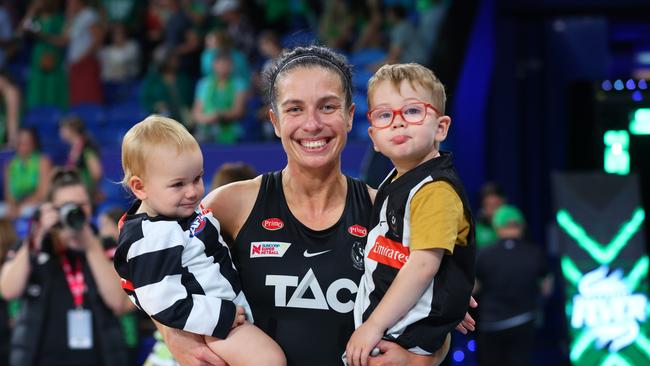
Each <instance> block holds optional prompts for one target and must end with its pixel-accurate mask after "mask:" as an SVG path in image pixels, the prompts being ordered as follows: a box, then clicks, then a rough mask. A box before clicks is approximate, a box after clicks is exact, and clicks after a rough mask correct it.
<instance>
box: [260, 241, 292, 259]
mask: <svg viewBox="0 0 650 366" xmlns="http://www.w3.org/2000/svg"><path fill="white" fill-rule="evenodd" d="M290 246H291V243H284V242H280V241H256V242H252V243H251V251H250V257H251V258H261V257H282V256H283V255H284V253H286V252H287V249H289V247H290Z"/></svg>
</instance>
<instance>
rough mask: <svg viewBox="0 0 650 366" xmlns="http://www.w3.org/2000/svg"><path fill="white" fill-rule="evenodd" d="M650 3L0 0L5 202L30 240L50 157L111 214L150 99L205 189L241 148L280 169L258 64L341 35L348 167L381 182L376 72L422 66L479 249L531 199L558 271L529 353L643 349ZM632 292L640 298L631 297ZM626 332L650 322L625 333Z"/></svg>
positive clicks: (466, 356)
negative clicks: (373, 126)
mask: <svg viewBox="0 0 650 366" xmlns="http://www.w3.org/2000/svg"><path fill="white" fill-rule="evenodd" d="M649 13H650V2H648V1H647V0H646V1H643V0H616V1H611V0H610V1H608V0H439V1H436V0H359V1H351V0H324V1H313V0H286V1H283V0H268V1H262V0H216V1H215V0H148V1H146V0H143V1H137V0H67V1H62V0H31V1H28V0H25V1H18V0H4V1H0V93H1V95H2V99H1V103H0V145H2V151H0V164H1V165H2V167H3V169H2V171H1V174H2V178H3V179H2V181H1V183H0V184H1V185H2V187H3V189H2V191H1V194H2V201H3V204H2V205H1V206H0V213H1V215H2V216H3V217H4V218H6V219H8V220H10V221H11V223H12V224H13V226H14V228H15V230H16V231H17V233H18V236H19V237H21V236H24V235H25V234H26V231H27V227H28V218H29V216H30V214H31V212H33V207H34V206H36V205H38V203H39V202H40V200H42V199H43V197H42V192H44V191H45V190H46V187H43V184H44V183H43V184H39V183H38V182H41V181H45V180H47V179H46V178H45V177H46V172H47V171H49V169H50V168H51V167H53V166H76V167H78V168H79V169H82V170H84V169H85V170H86V171H87V175H88V177H89V178H88V179H89V180H90V181H91V183H90V184H91V186H90V187H91V192H93V197H94V198H93V199H94V201H95V213H96V217H99V216H101V215H102V213H106V212H107V211H109V210H112V209H115V208H122V209H124V208H125V207H126V206H127V205H128V202H129V199H130V198H129V196H128V195H127V193H126V192H125V191H124V190H123V189H122V187H121V186H120V185H119V184H118V183H116V182H119V181H120V180H121V178H122V171H121V166H120V143H121V138H122V136H123V135H124V133H125V132H126V131H127V130H128V128H129V127H130V126H132V125H133V124H134V123H136V122H138V121H140V120H142V119H143V118H144V117H145V116H147V115H148V114H151V113H159V114H163V115H166V116H170V117H173V118H175V119H177V120H179V121H182V122H183V123H184V124H185V125H186V126H187V127H188V129H190V131H192V132H193V133H194V135H195V136H196V137H197V139H199V141H200V142H201V145H202V148H203V153H204V156H205V172H206V179H205V184H206V189H209V188H210V186H212V184H213V182H212V177H213V175H215V178H216V174H215V173H217V172H218V170H219V168H220V167H222V165H223V164H225V163H233V162H241V163H244V164H245V165H246V169H248V170H247V171H251V170H252V171H254V172H257V173H262V172H267V171H271V170H277V169H281V168H282V167H283V166H284V164H285V163H286V160H285V157H284V153H283V152H282V147H281V145H280V143H279V141H278V140H277V139H276V138H275V136H274V134H273V130H272V128H271V126H270V122H269V121H268V120H267V111H268V106H266V105H265V101H264V98H263V91H262V86H261V83H260V73H261V70H262V69H263V67H264V65H265V63H266V62H268V61H269V60H271V59H273V58H274V57H275V56H277V55H278V54H279V53H280V52H282V50H283V49H286V48H290V47H293V46H298V45H308V44H321V45H326V46H329V47H332V48H335V49H337V50H338V51H340V52H341V53H343V54H345V55H346V56H347V57H348V60H349V61H350V63H352V64H353V66H354V67H353V83H354V88H355V91H354V102H355V104H356V115H355V119H354V126H353V130H352V132H351V133H350V135H349V141H348V145H347V147H346V150H345V153H344V156H343V161H342V164H343V170H344V172H345V173H347V174H350V175H352V176H355V177H360V178H362V179H364V180H366V181H367V182H368V184H370V185H372V186H375V187H376V185H377V184H378V182H379V181H380V180H381V179H382V178H383V176H384V175H385V174H386V173H387V171H388V169H389V165H388V163H389V162H388V163H387V162H386V160H385V159H383V158H382V157H381V156H376V155H374V154H373V152H372V149H371V146H370V144H369V138H368V136H367V131H366V130H367V126H368V122H367V120H366V118H365V113H366V111H367V102H366V83H367V81H368V78H369V77H370V76H371V75H372V74H373V72H374V71H375V70H376V69H377V68H378V67H379V66H381V65H382V64H384V63H395V62H418V63H421V64H424V65H426V66H428V67H430V68H431V69H432V70H433V71H434V72H435V73H436V75H437V76H438V77H439V78H440V79H441V81H442V82H443V83H444V84H445V86H446V88H447V94H448V106H447V111H448V114H449V115H450V116H451V118H452V125H451V132H450V136H449V137H448V139H447V141H446V142H445V143H444V144H443V149H444V150H451V151H452V152H453V153H454V155H455V160H456V166H457V169H458V171H459V173H460V176H461V178H462V179H463V181H464V183H465V187H466V189H467V191H468V194H469V196H470V197H471V199H472V205H473V207H472V208H473V211H474V213H475V215H476V217H477V218H478V220H479V221H480V222H482V223H483V224H484V225H485V226H486V230H487V233H486V232H482V233H478V234H484V235H485V236H484V237H482V238H483V239H482V240H483V241H482V243H483V244H481V245H482V246H483V245H484V247H485V248H487V247H488V246H489V245H490V244H491V242H492V241H494V240H496V237H495V236H494V234H493V233H490V230H491V216H492V213H493V212H494V211H495V210H496V208H497V207H498V206H500V205H501V204H503V203H506V202H507V203H508V204H510V205H513V206H516V207H518V208H519V209H520V210H521V212H522V213H523V216H524V217H525V222H526V231H525V237H526V238H527V240H529V241H530V242H533V243H536V245H537V246H539V248H541V249H542V251H543V253H544V254H545V259H544V260H545V261H546V263H547V265H548V273H549V274H551V275H553V277H554V278H555V281H554V285H553V286H552V287H551V288H550V290H549V291H547V292H546V293H544V294H541V293H540V300H539V302H538V304H539V307H538V309H537V310H536V313H537V316H536V322H535V324H536V328H535V332H536V333H535V334H536V338H535V344H534V347H533V354H534V357H533V361H532V363H533V364H535V365H568V364H581V365H582V364H584V365H647V364H650V341H649V340H648V339H647V338H645V337H646V336H647V330H646V323H645V322H646V316H647V313H648V310H649V309H650V307H647V305H646V300H645V299H646V295H647V291H648V290H647V257H646V254H645V253H646V252H647V243H648V240H647V228H646V226H645V225H644V223H645V212H644V210H643V208H644V207H648V204H649V203H650V136H649V135H650V91H649V90H648V84H647V79H648V78H650V18H648V14H649ZM213 80H217V81H221V82H222V83H220V85H222V86H221V87H220V89H214V90H213V89H211V88H210V87H209V84H210V81H213ZM215 110H216V111H222V112H223V113H224V114H227V115H228V124H227V125H226V127H221V128H220V129H218V130H215V129H214V128H205V126H204V125H202V124H199V123H197V122H198V121H199V120H201V118H203V116H204V115H205V113H207V112H211V111H215ZM17 160H20V161H22V164H23V166H27V167H28V168H25V169H27V170H30V169H31V170H30V171H31V175H30V176H31V177H34V176H35V175H36V176H37V177H38V176H39V175H38V173H39V172H40V177H39V178H37V179H36V182H31V184H29V183H25V181H28V180H29V179H28V178H26V177H25V176H24V175H21V172H24V171H21V170H20V169H18V168H17V167H16V166H17V165H16V164H17V163H16V164H12V161H17ZM244 164H236V165H235V166H236V167H241V166H243V165H244ZM29 167H31V168H29ZM226 167H227V168H232V164H228V165H226ZM222 174H223V173H222ZM17 182H21V183H17ZM214 184H219V183H218V182H214ZM39 192H40V193H39ZM612 205H615V206H616V208H612V207H613V206H612ZM628 208H629V210H628ZM563 213H567V215H563ZM619 234H620V235H622V236H620V235H619ZM617 238H618V239H617ZM617 240H618V241H617ZM607 242H610V244H611V245H610V246H606V245H604V244H602V243H607ZM585 243H587V244H585ZM612 243H613V244H612ZM590 246H591V247H592V249H591V250H588V249H587V248H590ZM625 247H627V248H631V249H630V250H627V251H626V250H623V249H622V248H625ZM594 248H595V249H594ZM610 248H612V249H611V250H610ZM615 249H616V250H615ZM601 252H602V253H604V254H603V256H605V254H607V256H606V258H605V257H602V256H601V257H599V256H598V254H593V253H601ZM610 252H611V253H614V252H615V253H614V254H611V253H610ZM585 253H591V254H592V255H586V254H585ZM619 253H620V255H618V254H619ZM609 254H611V255H609ZM0 257H1V256H0ZM567 258H573V261H572V262H571V263H573V264H571V263H569V262H567ZM643 258H645V259H644V260H643V261H641V260H640V259H643ZM637 260H639V261H638V262H637ZM619 262H620V263H622V264H620V266H619V267H620V268H621V269H622V271H623V273H624V274H623V275H622V276H623V277H625V276H628V273H631V272H633V274H634V276H635V278H638V280H637V282H638V283H637V282H635V286H631V285H630V281H629V278H630V277H629V276H628V277H625V278H627V279H628V282H626V283H627V287H626V288H627V292H625V294H624V296H623V297H622V298H623V300H620V299H619V300H620V301H619V300H616V299H611V298H607V299H606V300H603V301H605V302H603V303H599V305H598V304H596V305H593V306H595V307H596V308H597V310H593V311H592V310H586V311H587V313H588V314H587V315H584V316H585V318H586V319H588V320H589V319H591V320H589V321H585V324H586V325H584V324H583V325H584V329H583V328H581V327H582V325H579V324H578V323H579V322H578V321H577V320H575V316H576V315H575V314H574V310H575V309H576V308H577V305H575V304H577V303H574V301H578V300H579V299H577V298H576V297H578V296H580V294H582V295H584V296H586V295H585V294H586V292H584V291H581V290H582V289H583V287H581V286H580V283H581V282H580V280H581V278H582V277H581V276H582V273H586V272H590V271H593V270H594V269H595V268H603V266H604V268H606V272H607V273H609V274H611V273H614V272H615V271H614V267H616V266H618V265H619ZM572 266H573V267H572ZM599 266H600V267H599ZM576 271H577V272H576ZM516 275H517V274H516V273H513V276H516ZM607 276H609V275H607ZM607 276H606V277H607ZM614 277H616V276H613V275H612V276H610V277H607V278H610V279H612V281H613V278H614ZM619 277H621V276H619ZM605 282H607V281H605ZM603 283H604V282H603ZM608 283H609V284H610V285H611V281H610V282H608ZM585 286H586V285H585ZM603 286H605V285H604V284H603ZM603 288H605V287H601V288H600V291H603V292H600V293H601V294H605V293H607V291H605V290H603ZM607 288H608V289H611V288H615V287H607ZM585 291H586V290H585ZM635 294H641V295H642V297H643V299H644V300H638V301H641V302H640V303H639V302H636V303H635V304H637V305H631V304H632V303H631V302H625V301H627V300H625V299H629V297H630V296H633V295H634V296H636V295H635ZM541 295H544V296H541ZM477 296H479V297H480V294H477ZM594 296H596V295H594ZM625 296H628V297H625ZM596 298H599V299H602V296H601V297H598V296H596ZM583 300H584V299H583ZM592 300H593V298H592ZM624 300H625V301H624ZM513 301H516V300H513ZM617 301H618V302H617ZM621 301H623V302H621ZM635 301H636V300H635ZM590 304H591V303H590ZM594 304H595V303H594ZM617 304H618V305H617ZM639 304H640V305H639ZM617 306H618V307H617ZM639 306H641V310H640V311H638V312H637V313H638V314H637V315H635V316H632V315H630V313H631V312H633V311H632V310H631V309H632V308H634V309H636V308H637V307H639ZM587 308H588V309H592V307H591V305H589V306H588V307H587ZM605 308H607V309H610V310H611V309H619V308H620V314H623V315H620V314H619V313H608V312H607V311H606V310H603V309H605ZM594 309H595V308H594ZM477 316H478V314H477ZM603 318H604V319H606V323H607V324H605V325H603V324H600V325H598V324H596V323H595V322H596V321H595V320H594V319H603ZM630 322H631V323H630ZM632 323H633V324H632ZM479 324H480V319H479ZM630 324H632V325H630ZM634 324H636V326H635V325H634ZM590 332H591V333H590ZM630 332H632V333H634V334H636V335H638V337H637V338H635V339H634V340H633V341H630V342H627V343H625V342H623V341H620V342H622V343H620V342H619V343H616V342H617V339H619V340H620V338H621V337H623V336H622V333H627V334H631V333H630ZM478 333H480V332H478ZM140 334H141V337H140V338H141V339H139V340H136V341H135V343H134V344H135V345H136V346H135V348H136V349H138V351H139V352H140V353H142V354H146V353H147V352H148V349H147V347H150V342H149V341H148V340H147V337H148V336H149V334H148V333H147V331H142V332H140ZM588 334H592V335H591V336H590V335H588ZM603 334H604V335H603ZM475 337H476V334H474V335H470V336H467V337H465V336H462V335H460V333H458V334H454V340H453V345H452V349H451V351H450V355H449V357H448V358H449V359H448V360H447V361H446V362H447V363H448V364H458V365H476V364H478V363H477V362H478V358H477V356H476V352H477V346H476V340H475ZM0 340H1V341H2V342H6V341H7V338H6V337H0ZM148 342H149V343H148ZM613 344H617V346H613ZM592 348H593V350H594V352H589V351H590V350H591V349H592ZM521 364H525V363H521Z"/></svg>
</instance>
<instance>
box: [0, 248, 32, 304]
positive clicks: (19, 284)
mask: <svg viewBox="0 0 650 366" xmlns="http://www.w3.org/2000/svg"><path fill="white" fill-rule="evenodd" d="M30 272H31V266H30V264H29V244H28V243H23V245H22V246H21V247H20V249H18V251H17V252H16V256H15V257H14V258H13V259H10V260H8V261H7V262H5V263H4V264H3V265H2V270H1V271H0V295H2V297H3V298H4V299H6V300H11V299H15V298H18V297H20V296H21V295H22V294H23V292H24V291H25V286H26V285H27V279H28V278H29V274H30Z"/></svg>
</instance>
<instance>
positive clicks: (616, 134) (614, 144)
mask: <svg viewBox="0 0 650 366" xmlns="http://www.w3.org/2000/svg"><path fill="white" fill-rule="evenodd" d="M603 140H604V142H605V159H604V161H605V166H604V169H605V172H606V173H609V174H620V175H626V174H629V173H630V152H629V150H628V149H629V147H630V135H629V134H628V133H627V131H624V130H623V131H614V130H612V131H607V132H605V136H604V138H603Z"/></svg>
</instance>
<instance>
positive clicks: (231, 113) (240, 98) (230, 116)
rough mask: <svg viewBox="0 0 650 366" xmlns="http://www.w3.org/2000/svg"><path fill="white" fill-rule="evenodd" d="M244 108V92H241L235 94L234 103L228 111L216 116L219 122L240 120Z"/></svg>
mask: <svg viewBox="0 0 650 366" xmlns="http://www.w3.org/2000/svg"><path fill="white" fill-rule="evenodd" d="M245 107H246V91H245V90H241V91H238V92H237V95H236V96H235V103H234V104H233V106H232V107H231V108H230V109H227V110H225V111H221V112H218V114H217V115H218V120H219V122H223V121H226V122H227V121H233V120H238V119H240V118H242V117H243V116H244V112H245V111H246V109H245Z"/></svg>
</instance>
